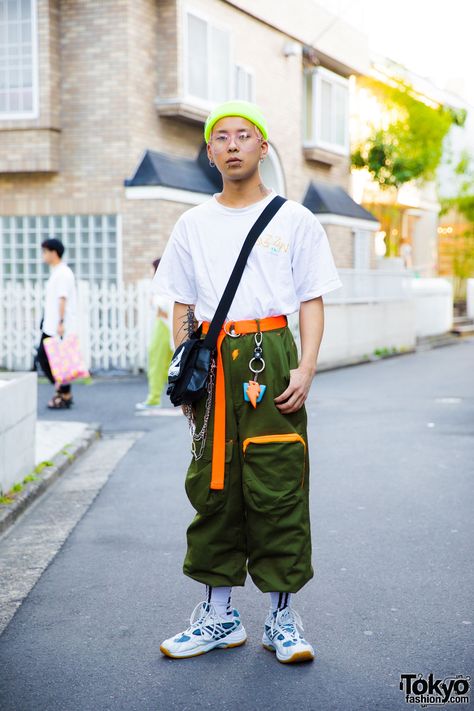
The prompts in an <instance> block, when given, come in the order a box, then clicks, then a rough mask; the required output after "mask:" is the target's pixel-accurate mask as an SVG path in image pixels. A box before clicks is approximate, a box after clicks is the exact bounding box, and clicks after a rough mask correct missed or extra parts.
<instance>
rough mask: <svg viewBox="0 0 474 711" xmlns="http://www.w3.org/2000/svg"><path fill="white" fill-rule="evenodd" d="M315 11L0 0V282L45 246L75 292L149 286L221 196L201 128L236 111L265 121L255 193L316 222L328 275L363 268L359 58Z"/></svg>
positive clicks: (203, 1) (200, 2)
mask: <svg viewBox="0 0 474 711" xmlns="http://www.w3.org/2000/svg"><path fill="white" fill-rule="evenodd" d="M325 5H330V3H324V2H322V3H321V4H315V3H314V2H312V1H311V0H300V2H299V3H298V7H297V9H298V12H295V9H294V7H293V6H292V5H291V4H288V3H283V2H280V3H275V2H271V0H260V1H259V3H258V4H256V3H254V2H250V0H238V1H237V0H236V1H235V2H230V1H229V0H101V1H100V2H99V0H0V257H1V258H0V280H17V281H22V280H25V279H38V278H43V277H44V276H45V274H46V269H45V267H44V265H42V264H41V254H40V248H39V245H40V243H41V240H42V239H44V238H45V237H47V236H53V235H54V236H58V237H60V238H61V239H62V240H63V241H64V242H65V244H66V246H67V253H66V256H67V261H68V262H69V264H70V265H71V266H72V267H73V269H74V270H75V272H76V275H77V277H78V278H80V279H85V280H92V281H98V280H102V279H105V280H107V281H111V282H113V281H120V280H122V279H123V280H125V281H129V280H135V279H139V278H143V277H146V276H148V275H149V273H150V262H151V261H152V259H154V258H156V257H157V256H159V255H160V254H161V253H162V251H163V248H164V245H165V244H166V240H167V238H168V235H169V233H170V230H171V228H172V226H173V224H174V222H175V221H176V219H177V217H178V216H179V215H180V214H181V213H182V212H183V211H184V210H186V209H188V208H189V207H190V206H191V205H193V204H197V203H198V202H199V201H201V200H204V199H207V198H208V197H209V195H210V194H211V193H212V192H216V191H217V190H219V180H220V178H219V175H218V174H217V173H216V172H215V170H213V169H211V168H210V167H209V164H208V161H207V158H206V155H205V147H204V141H203V133H202V129H203V124H204V119H205V117H206V115H207V113H208V112H209V110H210V108H211V107H212V106H213V105H214V104H215V103H216V102H220V101H224V100H226V99H229V98H233V97H238V98H246V99H250V100H254V101H256V102H257V103H258V104H259V105H260V106H261V107H262V109H263V110H264V112H265V114H266V116H267V119H268V123H269V130H270V154H269V157H268V158H267V160H266V161H265V162H264V163H263V164H262V173H263V177H264V180H265V182H266V183H267V184H268V185H272V186H273V187H275V188H276V189H277V190H279V191H280V192H281V193H283V194H285V195H287V196H288V197H290V198H292V199H295V200H298V201H300V202H302V203H304V204H305V205H307V206H308V207H309V209H311V210H312V211H314V212H315V213H316V214H317V215H318V217H319V219H320V220H321V222H322V223H323V224H324V226H325V228H326V231H327V233H328V237H329V240H330V242H331V246H332V249H333V253H334V256H335V260H336V264H337V265H338V267H342V268H352V267H354V266H356V267H358V268H374V267H375V255H374V240H373V233H374V230H375V229H376V228H377V226H378V223H377V222H376V221H375V218H374V217H373V216H372V215H371V214H370V213H368V212H367V211H366V210H364V209H363V208H362V207H360V206H359V205H357V204H356V203H355V202H354V201H353V200H352V199H351V198H350V196H349V194H348V192H347V191H348V189H349V182H350V160H349V150H350V149H349V84H350V81H351V79H350V77H351V76H353V75H355V74H358V73H364V72H365V71H366V70H367V68H368V61H369V60H368V50H367V46H366V41H365V38H364V36H363V35H361V34H360V32H359V31H358V30H356V29H355V28H353V27H352V26H350V25H349V24H347V23H344V22H343V21H342V20H339V21H337V22H334V21H333V20H334V18H333V16H332V15H331V13H330V12H329V11H328V10H326V9H325ZM318 38H319V39H318Z"/></svg>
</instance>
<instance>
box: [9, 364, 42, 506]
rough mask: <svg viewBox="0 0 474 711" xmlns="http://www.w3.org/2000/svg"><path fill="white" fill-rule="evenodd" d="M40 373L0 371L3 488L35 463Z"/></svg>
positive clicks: (14, 482)
mask: <svg viewBox="0 0 474 711" xmlns="http://www.w3.org/2000/svg"><path fill="white" fill-rule="evenodd" d="M36 379H37V376H36V373H0V491H2V492H3V493H6V492H7V491H9V490H10V489H11V487H12V486H13V484H16V483H17V482H21V481H22V479H23V478H24V477H25V476H26V475H27V474H31V472H32V471H33V469H34V466H35V428H36V407H37V384H36Z"/></svg>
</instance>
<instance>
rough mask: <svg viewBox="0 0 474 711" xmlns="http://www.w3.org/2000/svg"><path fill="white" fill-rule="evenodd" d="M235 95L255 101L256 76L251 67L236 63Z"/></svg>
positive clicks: (245, 99) (237, 97)
mask: <svg viewBox="0 0 474 711" xmlns="http://www.w3.org/2000/svg"><path fill="white" fill-rule="evenodd" d="M234 97H235V98H236V99H243V100H244V101H255V76H254V74H253V72H252V71H251V70H250V69H247V67H243V66H242V65H241V64H236V65H235V67H234Z"/></svg>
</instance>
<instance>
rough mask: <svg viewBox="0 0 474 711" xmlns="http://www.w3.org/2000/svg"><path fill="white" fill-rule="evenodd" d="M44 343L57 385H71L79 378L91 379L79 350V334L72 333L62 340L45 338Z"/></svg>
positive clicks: (53, 337)
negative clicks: (72, 381)
mask: <svg viewBox="0 0 474 711" xmlns="http://www.w3.org/2000/svg"><path fill="white" fill-rule="evenodd" d="M43 343H44V349H45V351H46V355H47V356H48V361H49V365H50V367H51V372H52V374H53V377H54V379H55V381H56V382H57V383H60V384H62V383H70V382H71V380H76V379H77V378H88V377H89V375H90V373H89V371H88V370H87V368H86V367H85V365H84V361H83V359H82V356H81V351H80V349H79V339H78V337H77V334H75V333H71V334H70V335H68V336H65V337H64V338H62V339H61V338H58V337H57V336H51V337H49V338H45V339H44V341H43Z"/></svg>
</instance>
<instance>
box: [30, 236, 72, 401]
mask: <svg viewBox="0 0 474 711" xmlns="http://www.w3.org/2000/svg"><path fill="white" fill-rule="evenodd" d="M41 247H42V252H43V261H44V262H45V263H46V264H48V265H49V267H50V268H51V274H50V277H49V279H48V281H47V282H46V296H45V304H44V313H43V318H42V320H41V325H40V328H41V340H40V344H39V346H38V355H37V359H38V362H39V364H40V366H41V368H42V370H43V372H44V374H45V375H46V377H47V378H48V380H49V381H50V382H51V383H53V385H55V386H56V392H55V395H54V396H53V397H52V398H51V400H50V401H49V402H48V407H49V408H50V409H52V410H63V409H65V408H69V407H70V406H71V404H72V401H73V400H72V393H71V385H70V384H68V383H63V384H61V385H58V384H57V383H56V382H55V380H54V376H53V374H52V372H51V367H50V364H49V361H48V356H47V355H46V351H45V349H44V343H43V342H44V340H45V338H49V337H51V336H59V337H60V338H63V337H64V336H65V335H69V334H72V333H76V331H77V325H76V318H77V316H76V312H77V295H76V284H75V279H74V274H73V272H72V270H71V268H70V267H69V266H68V265H67V264H66V263H65V262H63V259H62V257H63V254H64V250H65V247H64V245H63V243H62V242H61V240H59V239H55V238H51V239H47V240H45V241H44V242H42V244H41Z"/></svg>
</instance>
